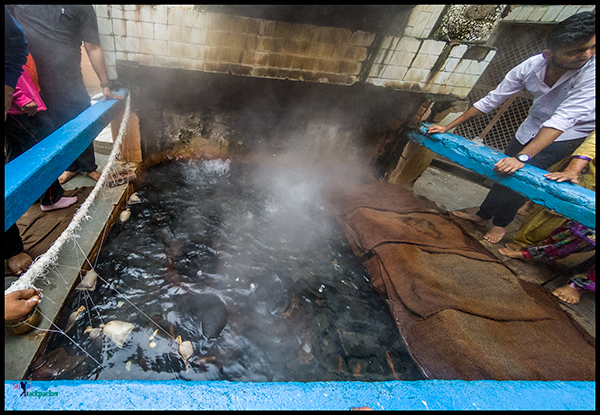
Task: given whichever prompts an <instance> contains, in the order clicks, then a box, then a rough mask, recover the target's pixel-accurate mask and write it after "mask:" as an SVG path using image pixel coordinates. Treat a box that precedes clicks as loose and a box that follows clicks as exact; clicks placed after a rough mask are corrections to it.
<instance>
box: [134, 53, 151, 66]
mask: <svg viewBox="0 0 600 415" xmlns="http://www.w3.org/2000/svg"><path fill="white" fill-rule="evenodd" d="M128 60H131V61H135V62H137V63H139V64H140V65H146V66H154V55H147V54H143V53H130V54H129V59H128Z"/></svg>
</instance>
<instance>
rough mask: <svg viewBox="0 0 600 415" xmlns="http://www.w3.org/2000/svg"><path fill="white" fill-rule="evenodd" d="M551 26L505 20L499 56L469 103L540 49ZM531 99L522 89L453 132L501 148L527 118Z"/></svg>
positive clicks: (482, 77) (493, 87) (498, 39)
mask: <svg viewBox="0 0 600 415" xmlns="http://www.w3.org/2000/svg"><path fill="white" fill-rule="evenodd" d="M551 27H552V25H549V24H507V23H502V24H501V26H500V27H499V33H498V36H497V37H496V41H495V42H494V47H496V48H497V52H496V56H494V59H492V61H491V62H490V64H489V65H488V67H487V68H486V70H485V71H484V72H483V74H482V75H481V77H480V78H479V80H478V81H477V83H476V84H475V86H474V87H473V89H472V90H471V92H470V93H469V95H468V97H467V98H468V99H469V103H470V105H473V104H474V103H475V102H477V101H478V100H480V99H481V98H483V97H484V96H485V95H487V93H488V92H490V91H492V90H493V89H495V88H496V86H497V85H498V84H499V83H500V82H501V81H502V79H504V76H505V75H506V74H507V73H508V71H510V70H511V69H512V68H514V67H515V66H516V65H518V64H519V63H521V62H523V61H524V60H525V59H527V58H529V57H531V56H533V55H536V54H538V53H541V52H542V51H543V49H544V39H545V37H546V33H547V32H548V30H549V29H550V28H551ZM532 102H533V97H532V96H531V94H529V92H527V91H520V92H518V93H516V94H514V95H513V96H511V97H510V98H509V99H507V100H506V101H505V102H504V103H503V104H502V105H500V106H499V107H498V108H495V109H494V110H492V111H490V112H489V113H488V114H483V115H482V116H480V117H478V118H475V119H473V120H470V121H467V122H466V123H464V124H461V125H459V126H458V127H456V128H455V131H454V133H455V134H457V135H460V136H463V137H465V138H468V139H470V140H474V139H482V140H483V143H484V144H485V145H486V146H488V147H493V148H495V149H497V150H500V151H502V150H504V149H505V148H506V146H507V145H508V142H509V141H510V139H511V138H512V137H513V135H514V134H515V132H516V131H517V129H518V128H519V126H520V125H521V123H522V122H523V121H524V120H525V118H527V114H528V112H529V108H530V107H531V104H532Z"/></svg>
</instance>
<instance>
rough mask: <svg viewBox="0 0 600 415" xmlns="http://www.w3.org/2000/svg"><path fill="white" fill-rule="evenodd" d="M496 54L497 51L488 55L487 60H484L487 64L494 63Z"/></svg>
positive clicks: (491, 51) (492, 51)
mask: <svg viewBox="0 0 600 415" xmlns="http://www.w3.org/2000/svg"><path fill="white" fill-rule="evenodd" d="M496 52H497V51H495V50H490V51H489V52H488V54H487V55H486V56H485V59H484V61H486V62H491V61H492V59H494V56H496Z"/></svg>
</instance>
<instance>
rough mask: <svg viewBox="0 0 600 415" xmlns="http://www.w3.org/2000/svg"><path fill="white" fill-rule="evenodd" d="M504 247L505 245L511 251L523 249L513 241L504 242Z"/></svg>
mask: <svg viewBox="0 0 600 415" xmlns="http://www.w3.org/2000/svg"><path fill="white" fill-rule="evenodd" d="M504 246H505V247H507V248H508V249H512V250H513V251H520V250H521V249H523V247H522V246H521V245H519V244H516V243H514V242H507V243H505V244H504Z"/></svg>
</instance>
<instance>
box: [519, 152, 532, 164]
mask: <svg viewBox="0 0 600 415" xmlns="http://www.w3.org/2000/svg"><path fill="white" fill-rule="evenodd" d="M530 158H531V157H529V156H528V155H527V154H519V155H518V156H517V160H519V161H520V162H522V163H526V162H528V161H529V159H530Z"/></svg>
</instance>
